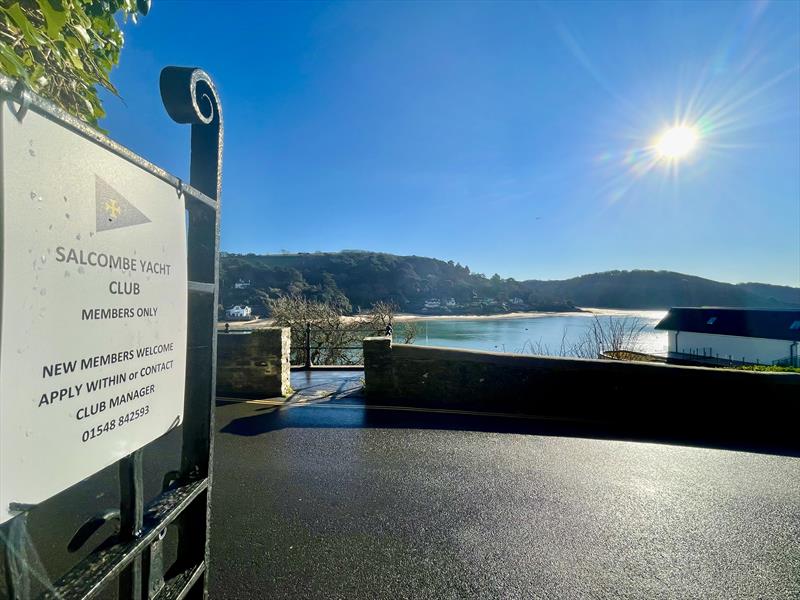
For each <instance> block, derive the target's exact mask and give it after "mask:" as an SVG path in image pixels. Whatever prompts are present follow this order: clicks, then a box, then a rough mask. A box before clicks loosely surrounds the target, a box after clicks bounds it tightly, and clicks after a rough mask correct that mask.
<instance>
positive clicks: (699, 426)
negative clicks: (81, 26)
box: [364, 338, 800, 445]
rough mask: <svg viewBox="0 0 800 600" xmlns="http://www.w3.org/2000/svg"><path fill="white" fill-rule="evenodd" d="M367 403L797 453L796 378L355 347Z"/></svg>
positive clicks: (380, 345) (377, 341)
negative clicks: (728, 441) (751, 438)
mask: <svg viewBox="0 0 800 600" xmlns="http://www.w3.org/2000/svg"><path fill="white" fill-rule="evenodd" d="M364 367H365V369H364V370H365V373H364V377H365V382H366V396H367V401H368V402H380V403H382V404H402V405H414V406H426V407H435V408H453V409H467V410H479V411H485V412H501V413H515V414H525V415H534V416H541V417H546V418H556V419H566V420H576V421H589V422H593V423H614V424H628V425H634V426H635V427H647V428H651V429H654V430H656V429H659V428H666V429H670V430H673V431H674V430H676V429H680V430H681V431H689V432H692V433H693V434H700V435H704V434H705V433H706V432H710V431H712V430H713V431H718V432H719V431H726V432H730V433H736V434H737V435H738V433H743V432H744V433H748V434H750V433H756V434H757V435H758V437H760V438H761V439H767V440H769V439H774V440H775V441H776V442H778V441H781V443H784V442H785V441H786V440H788V439H791V440H793V441H792V444H793V445H798V444H799V443H800V442H798V439H797V438H798V437H800V436H798V435H796V428H795V425H794V423H796V421H794V419H793V417H792V415H793V414H794V412H795V410H796V408H797V405H798V404H800V375H797V374H784V373H754V372H746V371H733V370H728V369H710V368H703V367H680V366H670V365H665V364H657V363H644V362H622V361H614V360H585V359H571V358H555V357H543V356H529V355H514V354H499V353H491V352H477V351H470V350H455V349H449V348H433V347H424V346H414V345H409V344H392V343H391V341H390V340H389V339H388V338H367V339H365V340H364ZM737 432H738V433H737Z"/></svg>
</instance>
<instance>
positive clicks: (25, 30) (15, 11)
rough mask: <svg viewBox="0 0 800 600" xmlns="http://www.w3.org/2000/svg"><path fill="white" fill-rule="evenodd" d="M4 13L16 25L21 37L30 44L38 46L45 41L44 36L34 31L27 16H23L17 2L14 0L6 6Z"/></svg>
mask: <svg viewBox="0 0 800 600" xmlns="http://www.w3.org/2000/svg"><path fill="white" fill-rule="evenodd" d="M5 13H6V14H7V15H8V16H9V17H10V18H11V20H12V21H13V22H14V25H16V26H17V28H18V29H19V31H20V33H22V37H23V38H24V39H25V41H26V42H28V43H29V44H30V45H32V46H39V45H41V44H43V43H44V42H45V38H44V36H42V35H41V34H40V33H39V32H38V31H36V28H35V27H34V26H33V24H32V23H31V22H30V21H29V20H28V17H26V16H25V13H24V12H23V11H22V9H21V8H20V6H19V2H15V3H14V4H12V5H11V6H9V7H8V8H6V9H5Z"/></svg>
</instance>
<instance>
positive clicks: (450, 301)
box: [445, 298, 456, 308]
mask: <svg viewBox="0 0 800 600" xmlns="http://www.w3.org/2000/svg"><path fill="white" fill-rule="evenodd" d="M445 305H446V306H448V307H449V308H452V307H454V306H456V299H455V298H448V299H447V302H445Z"/></svg>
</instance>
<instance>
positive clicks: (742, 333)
mask: <svg viewBox="0 0 800 600" xmlns="http://www.w3.org/2000/svg"><path fill="white" fill-rule="evenodd" d="M656 329H661V330H664V331H667V332H668V334H669V346H668V357H671V358H676V359H689V360H692V361H697V362H708V363H716V362H718V361H722V362H729V361H732V362H736V363H748V364H762V365H772V364H785V365H795V366H798V365H800V359H799V358H798V354H799V353H800V351H799V350H798V346H800V310H782V309H743V308H713V307H701V308H672V309H670V311H669V312H668V313H667V316H665V317H664V318H663V319H662V320H661V322H660V323H658V325H656Z"/></svg>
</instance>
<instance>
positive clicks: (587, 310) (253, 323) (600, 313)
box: [217, 307, 667, 330]
mask: <svg viewBox="0 0 800 600" xmlns="http://www.w3.org/2000/svg"><path fill="white" fill-rule="evenodd" d="M666 312H667V309H644V308H640V309H634V308H630V309H624V308H593V307H580V310H576V311H560V312H544V311H529V312H523V311H519V312H510V313H499V314H491V315H417V314H413V313H398V314H396V315H395V316H394V322H395V323H407V322H411V321H415V322H416V321H489V320H492V321H494V320H501V319H502V320H504V319H535V318H541V317H570V316H584V317H594V316H597V317H611V316H616V317H624V316H641V315H642V313H653V317H654V318H655V317H656V316H657V315H656V314H657V313H660V314H661V315H664V314H666ZM344 318H345V319H347V320H353V319H356V318H357V317H356V316H347V317H344ZM225 323H229V324H230V326H231V327H230V328H231V330H236V329H263V328H265V327H271V326H272V319H252V320H250V321H220V322H219V323H218V324H217V329H218V330H222V329H224V328H225Z"/></svg>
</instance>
